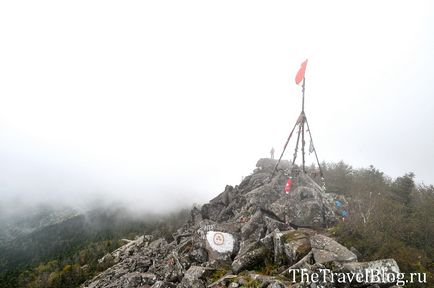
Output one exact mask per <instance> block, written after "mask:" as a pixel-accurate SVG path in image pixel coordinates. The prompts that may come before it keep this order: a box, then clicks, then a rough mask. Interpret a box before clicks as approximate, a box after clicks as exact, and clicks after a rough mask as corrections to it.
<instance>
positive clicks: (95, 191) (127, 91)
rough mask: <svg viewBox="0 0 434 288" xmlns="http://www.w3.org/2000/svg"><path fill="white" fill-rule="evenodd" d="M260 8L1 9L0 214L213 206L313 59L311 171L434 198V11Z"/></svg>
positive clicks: (256, 152) (265, 136)
mask: <svg viewBox="0 0 434 288" xmlns="http://www.w3.org/2000/svg"><path fill="white" fill-rule="evenodd" d="M267 4H268V5H264V4H263V3H261V2H257V1H237V2H231V1H219V2H215V3H214V2H202V1H186V2H184V1H183V2H176V1H159V2H140V1H132V2H129V3H128V4H126V3H122V4H121V3H116V2H103V1H93V2H87V1H75V2H74V3H72V2H71V3H61V2H56V1H43V2H31V1H27V2H26V3H25V5H22V4H20V3H18V2H7V3H6V2H5V3H1V4H0V39H1V40H0V41H1V43H2V45H0V52H1V53H0V77H1V79H2V80H1V81H2V83H1V85H0V197H1V198H0V207H1V206H5V205H6V206H8V207H9V208H10V209H15V208H16V207H18V206H19V205H20V203H21V204H22V205H24V206H26V205H30V204H33V203H73V204H77V205H83V204H86V203H88V202H90V201H95V199H104V200H105V201H107V202H111V201H120V202H122V201H125V202H126V203H130V204H131V205H134V206H135V207H139V208H140V209H141V207H143V209H147V210H149V211H151V212H154V211H165V210H167V211H168V210H171V209H174V208H177V207H180V206H187V205H190V204H191V203H203V202H205V201H208V200H210V199H211V198H213V197H214V196H215V195H217V194H218V193H220V192H222V191H223V190H224V187H225V185H226V184H230V185H236V184H238V183H239V182H240V180H241V177H242V176H246V175H248V174H249V173H250V172H251V171H252V170H253V169H254V168H255V167H254V166H255V164H256V161H257V160H258V159H259V158H261V157H268V156H269V151H270V149H271V147H274V148H275V149H276V155H277V156H278V155H279V154H280V152H281V149H282V147H283V144H284V142H285V140H286V137H287V136H288V134H289V132H290V129H291V128H292V126H293V125H294V122H295V121H296V119H297V117H298V115H299V112H300V105H301V88H300V87H299V86H297V85H295V83H294V77H295V74H296V72H297V70H298V69H299V67H300V64H301V62H302V61H304V60H305V59H306V58H307V59H309V62H308V66H307V71H306V113H307V117H308V119H309V125H310V127H311V129H312V133H313V137H314V141H315V146H316V149H317V151H318V156H319V158H320V161H326V162H338V161H340V160H343V161H344V162H346V163H347V164H350V165H352V166H353V167H355V168H359V167H368V166H369V165H373V166H375V167H376V168H377V169H379V170H381V171H383V172H384V173H385V174H387V175H389V176H391V177H393V178H395V177H398V176H401V175H404V174H405V173H406V172H410V171H411V172H414V173H415V174H416V181H417V182H418V183H425V184H434V165H433V164H432V163H434V150H433V149H432V147H434V133H433V132H432V131H434V119H433V117H434V116H433V114H432V111H434V99H433V96H434V87H433V81H432V78H433V75H434V54H433V53H432V51H434V17H433V16H434V9H433V8H434V7H433V5H434V4H433V3H432V2H431V1H413V2H411V3H409V2H406V1H382V2H378V1H364V2H363V3H348V2H346V1H327V2H321V1H313V2H309V3H301V2H299V3H292V2H291V3H288V2H284V1H279V2H274V3H267ZM391 7H393V9H392V8H391ZM308 144H309V143H307V145H308ZM291 155H292V147H289V148H288V150H287V152H286V154H285V158H291ZM311 162H314V159H313V158H312V156H310V158H308V163H311Z"/></svg>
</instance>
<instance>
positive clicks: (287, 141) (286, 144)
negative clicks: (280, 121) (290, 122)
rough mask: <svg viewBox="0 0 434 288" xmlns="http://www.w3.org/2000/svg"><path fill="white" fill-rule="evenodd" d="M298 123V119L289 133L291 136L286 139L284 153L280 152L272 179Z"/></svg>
mask: <svg viewBox="0 0 434 288" xmlns="http://www.w3.org/2000/svg"><path fill="white" fill-rule="evenodd" d="M297 124H298V121H297V122H295V125H294V127H293V128H292V130H291V133H289V136H288V139H287V140H286V143H285V146H283V150H282V154H280V157H279V160H278V161H277V163H276V165H275V166H274V169H273V173H271V178H270V180H271V179H272V178H273V176H274V173H275V172H276V169H277V166H278V165H279V163H280V160H281V159H282V157H283V153H285V150H286V146H288V143H289V140H290V139H291V137H292V133H293V132H294V130H295V127H297Z"/></svg>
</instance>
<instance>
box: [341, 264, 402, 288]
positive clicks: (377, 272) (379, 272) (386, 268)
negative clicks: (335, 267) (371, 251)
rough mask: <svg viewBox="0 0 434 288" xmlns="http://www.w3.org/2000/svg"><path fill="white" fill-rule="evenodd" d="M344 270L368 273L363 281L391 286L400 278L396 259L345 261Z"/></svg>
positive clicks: (361, 273)
mask: <svg viewBox="0 0 434 288" xmlns="http://www.w3.org/2000/svg"><path fill="white" fill-rule="evenodd" d="M342 272H344V273H351V274H359V275H367V276H368V277H366V278H365V277H363V281H362V283H366V284H378V285H380V286H391V285H393V284H394V283H395V282H396V280H397V279H398V274H399V273H400V271H399V267H398V264H397V263H396V261H395V260H394V259H382V260H377V261H370V262H351V263H344V264H343V268H342Z"/></svg>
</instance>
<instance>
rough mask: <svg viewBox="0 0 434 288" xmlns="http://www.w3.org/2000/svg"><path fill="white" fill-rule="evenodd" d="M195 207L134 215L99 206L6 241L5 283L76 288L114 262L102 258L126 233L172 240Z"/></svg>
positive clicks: (0, 281) (2, 250) (1, 280)
mask: <svg viewBox="0 0 434 288" xmlns="http://www.w3.org/2000/svg"><path fill="white" fill-rule="evenodd" d="M188 215H189V209H184V210H181V211H179V212H177V213H173V214H170V215H166V216H164V217H163V216H160V217H156V216H149V217H134V216H131V215H129V214H128V213H126V212H125V211H124V210H111V211H107V210H95V211H93V212H91V213H89V214H87V215H86V216H84V215H80V216H77V217H74V218H71V219H68V220H66V221H64V222H61V223H58V224H55V225H51V226H48V227H46V228H44V229H41V230H39V231H35V232H34V233H31V234H30V235H27V236H25V237H21V238H19V239H16V240H15V241H13V242H11V243H8V244H7V245H5V246H0V259H1V261H0V271H1V272H0V288H15V287H17V288H18V287H19V288H42V287H44V288H57V287H62V288H69V287H71V288H73V287H79V285H80V284H81V283H83V282H84V281H86V280H87V279H90V278H92V277H93V276H95V275H96V274H97V273H98V272H100V271H103V270H105V269H107V268H108V267H110V266H111V265H110V263H104V265H102V264H99V263H98V259H100V258H101V257H102V256H104V255H105V254H107V253H110V252H112V251H114V250H115V249H117V248H118V247H120V246H121V245H122V242H121V241H120V240H121V239H123V238H128V239H134V237H135V236H139V235H143V234H152V235H154V237H165V238H166V239H167V240H169V241H170V240H171V238H172V234H173V233H174V232H175V231H176V230H177V229H178V228H180V227H181V225H183V224H184V223H185V221H186V220H187V218H188Z"/></svg>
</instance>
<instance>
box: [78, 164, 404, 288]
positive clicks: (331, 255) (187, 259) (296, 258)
mask: <svg viewBox="0 0 434 288" xmlns="http://www.w3.org/2000/svg"><path fill="white" fill-rule="evenodd" d="M275 164H276V160H272V159H260V160H259V161H258V163H257V168H256V169H255V170H254V172H253V173H252V174H251V175H249V176H247V177H246V178H244V179H243V181H242V182H241V183H240V184H239V185H238V186H235V187H232V186H226V188H225V190H224V191H223V192H222V193H221V194H220V195H218V196H217V197H216V198H214V199H212V200H211V201H210V202H209V203H207V204H205V205H203V206H202V207H201V208H200V209H199V208H193V210H192V211H191V219H190V221H189V222H188V223H186V224H185V226H184V227H182V228H181V229H179V230H178V231H177V233H175V235H173V238H174V240H173V241H172V242H170V243H168V242H167V241H166V240H164V239H162V238H160V239H152V237H150V236H148V235H145V236H142V237H140V238H138V239H136V240H134V241H131V242H129V243H127V244H126V245H124V246H122V247H121V248H119V249H118V250H116V251H114V252H113V253H111V254H109V255H106V256H104V258H102V259H101V260H100V261H101V262H106V263H110V264H112V266H111V267H110V268H108V269H107V270H106V271H104V272H102V273H101V274H99V275H98V276H96V277H95V278H94V279H92V280H90V281H88V282H86V283H85V284H84V285H83V287H86V288H101V287H124V288H134V287H180V288H183V287H186V288H187V287H197V288H203V287H270V288H271V287H273V288H277V287H378V284H376V283H373V281H370V279H367V278H364V279H363V280H362V281H354V279H353V281H352V283H350V281H344V282H346V283H338V282H339V279H336V277H337V276H339V275H344V274H345V273H347V274H348V273H350V274H351V273H359V274H363V273H365V274H366V273H369V272H370V271H371V270H372V269H378V270H381V269H382V270H384V271H387V273H389V274H393V275H395V274H397V273H399V268H398V266H397V264H396V262H395V261H394V260H393V259H385V260H380V261H373V262H357V256H356V254H355V253H353V252H352V251H350V250H348V249H347V248H345V247H344V246H342V245H341V244H339V243H337V242H336V241H335V240H333V239H332V238H330V237H328V236H326V235H324V234H323V232H321V231H326V230H325V229H324V228H327V227H330V226H332V225H335V224H336V223H338V222H339V221H340V220H339V216H338V213H337V211H336V207H335V205H334V199H335V195H332V194H330V193H325V192H324V191H323V190H322V189H321V187H320V186H318V185H317V184H316V183H315V182H314V181H313V180H312V179H311V178H310V177H309V176H308V175H306V174H303V173H300V174H299V175H297V177H295V179H294V184H293V189H292V191H291V192H290V193H289V194H286V193H284V190H283V187H284V186H285V184H286V181H287V179H288V173H289V171H290V170H291V167H290V164H289V162H281V163H280V166H279V169H278V172H277V173H275V174H274V177H273V178H272V179H270V177H271V172H272V169H273V168H274V166H275ZM341 200H342V199H341ZM302 273H305V274H306V275H313V274H315V273H317V275H320V276H321V277H319V278H320V279H313V278H308V277H307V276H306V275H304V276H303V275H302ZM339 273H340V274H339ZM334 276H335V279H334V278H333V277H334ZM381 280H382V281H381V282H383V283H381V285H382V286H386V287H387V286H391V285H393V283H388V281H389V280H388V279H381ZM309 282H311V283H309ZM313 282H317V283H313ZM356 282H358V283H356ZM389 282H393V281H389Z"/></svg>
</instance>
